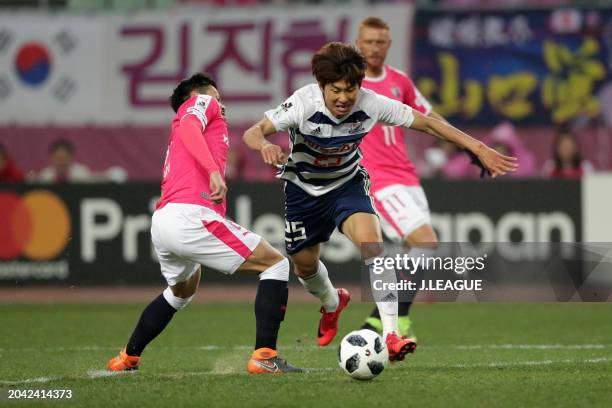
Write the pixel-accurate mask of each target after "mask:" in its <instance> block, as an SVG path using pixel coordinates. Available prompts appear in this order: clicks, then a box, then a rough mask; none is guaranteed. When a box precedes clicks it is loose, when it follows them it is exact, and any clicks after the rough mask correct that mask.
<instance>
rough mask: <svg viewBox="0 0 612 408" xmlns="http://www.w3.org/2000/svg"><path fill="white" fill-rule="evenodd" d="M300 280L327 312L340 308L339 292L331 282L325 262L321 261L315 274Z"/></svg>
mask: <svg viewBox="0 0 612 408" xmlns="http://www.w3.org/2000/svg"><path fill="white" fill-rule="evenodd" d="M298 279H299V281H300V283H301V284H302V285H303V286H304V287H305V288H306V290H307V291H308V292H310V293H311V294H313V295H314V296H316V297H317V298H319V299H320V300H321V304H322V305H323V307H324V308H325V311H326V312H333V311H335V310H336V308H338V304H339V303H340V299H339V298H338V291H337V290H336V288H334V285H332V283H331V281H330V280H329V276H328V274H327V268H326V267H325V265H324V264H323V262H321V261H319V270H318V271H317V272H316V273H315V274H313V275H310V276H307V277H306V278H298Z"/></svg>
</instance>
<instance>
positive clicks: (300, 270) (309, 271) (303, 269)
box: [293, 260, 319, 278]
mask: <svg viewBox="0 0 612 408" xmlns="http://www.w3.org/2000/svg"><path fill="white" fill-rule="evenodd" d="M315 261H316V262H312V263H311V262H295V261H293V272H294V273H295V274H296V276H297V277H298V278H307V277H309V276H311V275H314V274H315V273H317V271H318V270H319V262H318V260H315Z"/></svg>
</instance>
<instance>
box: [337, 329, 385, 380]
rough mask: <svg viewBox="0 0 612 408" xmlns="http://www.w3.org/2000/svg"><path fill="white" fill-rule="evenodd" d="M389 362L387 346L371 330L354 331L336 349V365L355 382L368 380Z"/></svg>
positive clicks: (380, 371)
mask: <svg viewBox="0 0 612 408" xmlns="http://www.w3.org/2000/svg"><path fill="white" fill-rule="evenodd" d="M388 362H389V352H388V351H387V345H386V344H385V342H384V341H383V339H382V338H381V337H380V336H379V335H378V333H376V332H374V331H372V330H366V329H362V330H355V331H352V332H350V333H349V334H347V335H346V336H344V338H343V339H342V341H341V342H340V346H339V347H338V363H339V364H340V367H341V368H342V369H343V370H344V372H345V373H347V374H348V375H350V376H351V377H353V378H354V379H356V380H370V379H372V378H374V377H376V376H377V375H378V374H380V373H382V371H383V370H384V369H385V366H386V365H387V363H388Z"/></svg>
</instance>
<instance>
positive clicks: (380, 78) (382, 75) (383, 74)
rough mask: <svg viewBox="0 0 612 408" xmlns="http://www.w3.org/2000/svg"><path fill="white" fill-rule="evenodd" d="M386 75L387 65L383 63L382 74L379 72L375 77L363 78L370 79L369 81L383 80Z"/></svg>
mask: <svg viewBox="0 0 612 408" xmlns="http://www.w3.org/2000/svg"><path fill="white" fill-rule="evenodd" d="M386 77H387V66H386V65H383V72H382V74H380V75H379V76H377V77H369V76H366V77H365V78H364V79H365V80H366V81H370V82H380V81H384V80H385V78H386Z"/></svg>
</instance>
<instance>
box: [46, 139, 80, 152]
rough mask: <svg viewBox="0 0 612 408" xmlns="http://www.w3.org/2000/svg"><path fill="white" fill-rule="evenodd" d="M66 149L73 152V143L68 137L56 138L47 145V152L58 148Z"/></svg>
mask: <svg viewBox="0 0 612 408" xmlns="http://www.w3.org/2000/svg"><path fill="white" fill-rule="evenodd" d="M62 149H63V150H66V151H67V152H68V153H70V154H72V155H73V154H74V145H73V144H72V142H71V141H70V140H68V139H56V140H54V141H53V142H51V144H50V145H49V153H55V152H56V151H58V150H62Z"/></svg>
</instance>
